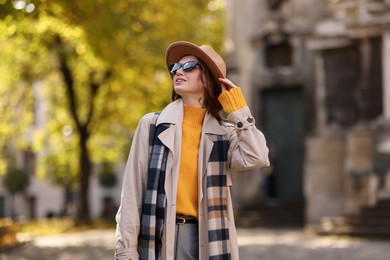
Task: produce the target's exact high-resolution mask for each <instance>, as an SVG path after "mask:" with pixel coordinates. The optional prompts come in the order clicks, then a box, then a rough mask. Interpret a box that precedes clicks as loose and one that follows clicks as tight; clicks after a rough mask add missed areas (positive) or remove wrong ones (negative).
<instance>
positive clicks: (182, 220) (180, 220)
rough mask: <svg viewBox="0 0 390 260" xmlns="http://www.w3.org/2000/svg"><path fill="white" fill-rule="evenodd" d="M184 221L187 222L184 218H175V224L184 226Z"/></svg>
mask: <svg viewBox="0 0 390 260" xmlns="http://www.w3.org/2000/svg"><path fill="white" fill-rule="evenodd" d="M186 221H187V220H186V219H185V218H184V217H181V216H176V222H177V224H185V223H186Z"/></svg>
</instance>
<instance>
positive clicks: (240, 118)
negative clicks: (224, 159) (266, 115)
mask: <svg viewBox="0 0 390 260" xmlns="http://www.w3.org/2000/svg"><path fill="white" fill-rule="evenodd" d="M227 120H228V121H229V122H230V123H231V124H232V125H231V126H229V127H228V128H229V140H230V147H229V153H228V154H229V162H228V163H229V166H230V169H231V170H233V171H240V170H249V169H253V168H259V167H266V166H269V165H270V162H269V159H268V147H267V144H266V140H265V137H264V135H263V133H262V132H261V131H260V130H259V129H257V128H256V126H255V120H254V118H253V116H252V115H251V113H250V110H249V107H247V106H245V107H243V108H241V109H238V110H236V111H234V112H232V113H231V114H229V115H228V117H227Z"/></svg>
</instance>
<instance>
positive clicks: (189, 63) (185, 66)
mask: <svg viewBox="0 0 390 260" xmlns="http://www.w3.org/2000/svg"><path fill="white" fill-rule="evenodd" d="M196 65H198V66H199V68H201V69H202V66H200V64H199V63H198V62H197V61H194V60H193V61H187V62H185V63H183V64H181V63H174V64H172V65H170V66H169V72H171V74H172V75H175V74H176V72H177V71H178V70H179V69H180V68H183V71H185V72H189V71H191V70H193V69H195V67H196Z"/></svg>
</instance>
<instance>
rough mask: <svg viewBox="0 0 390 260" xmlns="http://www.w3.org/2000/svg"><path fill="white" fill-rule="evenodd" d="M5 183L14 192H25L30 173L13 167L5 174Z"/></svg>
mask: <svg viewBox="0 0 390 260" xmlns="http://www.w3.org/2000/svg"><path fill="white" fill-rule="evenodd" d="M3 184H4V186H5V187H6V189H7V190H8V191H9V192H10V193H12V194H15V193H18V192H23V191H24V190H25V189H26V188H27V187H28V184H29V176H28V173H27V172H26V171H24V170H21V169H15V168H11V169H10V170H9V171H8V173H7V174H6V175H5V177H4V180H3Z"/></svg>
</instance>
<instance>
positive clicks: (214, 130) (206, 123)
mask: <svg viewBox="0 0 390 260" xmlns="http://www.w3.org/2000/svg"><path fill="white" fill-rule="evenodd" d="M183 106H184V104H183V100H182V99H181V98H180V99H177V100H175V101H173V102H171V103H170V104H168V105H167V106H166V107H165V108H164V109H163V110H162V111H161V114H160V116H159V117H158V119H157V125H159V124H162V123H169V124H174V125H179V126H181V125H182V122H183ZM203 133H205V134H216V135H224V134H226V130H225V128H224V127H223V126H221V124H220V123H219V122H218V120H217V119H216V118H215V117H213V116H212V115H211V114H210V113H209V112H206V115H205V118H204V120H203Z"/></svg>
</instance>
